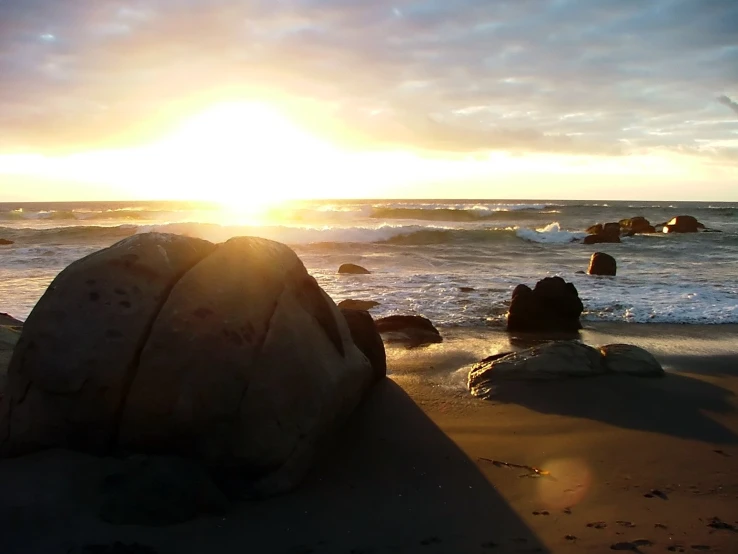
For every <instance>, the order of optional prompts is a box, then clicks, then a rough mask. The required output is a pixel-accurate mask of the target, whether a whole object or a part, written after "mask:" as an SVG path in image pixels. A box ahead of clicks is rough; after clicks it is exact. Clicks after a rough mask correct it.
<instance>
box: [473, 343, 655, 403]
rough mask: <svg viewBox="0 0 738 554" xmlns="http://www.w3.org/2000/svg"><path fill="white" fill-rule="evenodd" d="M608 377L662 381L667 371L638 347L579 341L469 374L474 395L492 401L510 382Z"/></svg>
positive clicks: (490, 363) (496, 360)
mask: <svg viewBox="0 0 738 554" xmlns="http://www.w3.org/2000/svg"><path fill="white" fill-rule="evenodd" d="M607 373H620V374H626V375H636V376H640V377H658V376H663V375H664V370H663V369H662V368H661V365H660V364H659V363H658V361H657V360H656V359H655V358H654V357H653V356H652V355H651V354H650V353H648V352H647V351H646V350H643V349H642V348H639V347H637V346H633V345H627V344H611V345H606V346H602V347H600V348H599V349H597V348H593V347H591V346H587V345H586V344H582V343H581V342H577V341H554V342H549V343H547V344H544V345H541V346H534V347H532V348H528V349H525V350H521V351H518V352H511V353H501V354H497V355H495V356H490V357H488V358H486V359H484V360H482V361H481V362H479V363H477V364H475V365H474V366H472V368H471V370H470V371H469V376H468V380H467V386H468V387H469V391H470V392H471V393H472V395H474V396H478V397H480V398H489V397H490V396H492V395H493V394H494V388H495V386H496V385H499V384H501V383H504V382H506V381H551V380H560V379H568V378H575V377H593V376H597V375H604V374H607Z"/></svg>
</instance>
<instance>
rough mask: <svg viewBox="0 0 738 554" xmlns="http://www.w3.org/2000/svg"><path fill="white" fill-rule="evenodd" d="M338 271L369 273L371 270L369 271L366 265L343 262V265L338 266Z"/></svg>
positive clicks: (354, 273) (356, 273) (355, 273)
mask: <svg viewBox="0 0 738 554" xmlns="http://www.w3.org/2000/svg"><path fill="white" fill-rule="evenodd" d="M338 273H350V274H353V275H369V274H370V273H371V271H369V270H368V269H366V268H365V267H361V266H360V265H356V264H341V267H339V268H338Z"/></svg>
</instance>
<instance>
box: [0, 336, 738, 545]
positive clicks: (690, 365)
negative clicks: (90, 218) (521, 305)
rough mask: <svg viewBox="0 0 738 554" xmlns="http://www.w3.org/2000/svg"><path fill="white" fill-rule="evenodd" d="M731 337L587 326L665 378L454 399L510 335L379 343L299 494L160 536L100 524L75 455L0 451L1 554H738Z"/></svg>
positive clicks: (92, 474) (737, 431) (91, 463)
mask: <svg viewBox="0 0 738 554" xmlns="http://www.w3.org/2000/svg"><path fill="white" fill-rule="evenodd" d="M737 331H738V326H666V325H625V324H620V325H618V324H612V325H609V324H608V325H597V326H595V327H593V328H592V329H586V330H584V331H583V332H582V338H583V339H584V340H585V341H586V342H587V343H588V344H593V345H599V344H607V343H613V342H627V343H632V344H638V345H641V346H644V347H646V348H648V349H649V350H650V351H651V352H652V353H654V354H655V355H656V357H657V358H658V359H659V360H660V361H661V363H662V364H663V365H664V367H665V368H666V369H667V371H668V372H669V375H668V376H667V377H665V378H663V379H638V378H634V377H625V376H621V377H595V378H589V379H584V380H579V381H566V382H558V383H535V384H523V383H516V384H514V386H512V385H511V386H505V387H501V388H500V390H499V391H498V396H497V398H496V399H495V400H492V401H483V400H477V399H474V398H471V397H470V396H469V395H468V393H467V392H466V391H465V390H464V388H463V385H464V381H465V374H466V369H465V368H463V366H465V364H468V363H471V362H473V361H476V360H478V359H481V358H483V357H485V356H487V355H489V354H493V353H496V352H499V351H504V350H509V349H511V348H518V347H522V346H525V343H524V342H520V341H517V340H513V341H511V340H510V339H509V338H508V337H507V335H505V334H504V333H501V332H499V331H493V330H486V329H475V330H471V329H467V330H446V331H444V334H445V335H446V336H447V340H446V342H445V343H443V344H441V345H434V346H431V347H429V348H424V349H417V350H410V351H408V350H403V349H395V348H391V349H389V367H390V372H391V378H390V379H387V380H386V381H385V382H383V383H382V384H380V385H378V386H377V387H376V388H375V389H374V390H373V392H372V393H371V394H370V395H369V397H368V398H367V399H366V401H365V402H364V404H363V405H362V406H361V407H360V409H359V410H358V411H357V412H356V413H355V415H354V417H353V418H352V420H351V421H350V422H349V424H348V425H347V426H346V427H345V429H344V430H343V431H342V432H341V433H340V436H339V437H338V438H337V440H336V443H335V445H334V446H333V448H331V449H330V450H328V451H326V452H325V453H324V455H323V456H322V459H321V460H320V461H319V462H318V464H317V465H316V467H315V469H314V471H313V472H312V473H311V474H310V476H309V478H308V479H307V481H306V482H305V483H304V484H303V486H301V487H300V488H299V489H298V490H296V491H294V492H293V493H291V494H289V495H286V496H283V497H279V498H274V499H270V500H267V501H263V502H247V503H242V504H239V505H238V506H237V507H236V509H235V510H234V511H233V512H232V513H230V514H228V515H227V516H226V517H209V518H207V517H206V518H200V519H198V520H196V521H194V522H190V523H188V524H183V525H176V526H172V527H167V528H144V527H133V526H129V527H121V526H118V527H116V526H112V525H108V524H105V523H103V522H101V521H100V520H99V519H98V518H97V516H96V510H97V503H98V502H99V497H98V495H97V490H98V482H99V479H100V478H101V476H102V473H103V472H104V467H103V466H104V464H100V462H99V461H96V460H94V459H92V458H90V457H87V456H84V455H80V454H73V453H64V452H46V453H39V454H36V455H34V456H29V457H25V458H19V459H14V460H4V461H0V552H1V553H2V554H6V553H29V554H30V553H35V552H39V553H41V552H42V553H64V552H84V550H79V547H80V546H82V545H85V544H111V543H113V542H114V541H122V542H123V543H129V544H130V543H134V542H137V543H140V544H142V545H148V546H150V547H152V548H153V549H154V550H155V551H156V552H159V553H162V554H165V553H210V552H213V553H231V552H233V553H247V552H249V553H250V552H254V553H262V552H263V553H271V552H275V553H277V552H279V553H282V552H284V553H292V554H298V553H302V554H305V553H310V552H313V553H323V552H325V553H334V552H335V553H344V554H348V553H354V554H358V553H367V554H368V553H393V552H409V553H414V552H420V553H427V554H433V553H441V552H443V553H467V552H469V553H474V552H478V553H486V552H489V553H504V552H610V551H611V548H613V547H614V548H616V549H621V550H626V551H627V549H630V550H631V551H640V552H644V553H645V552H669V551H673V552H679V551H682V549H683V551H684V552H724V553H736V552H738V532H736V530H735V528H733V530H731V529H730V527H731V526H738V477H736V472H737V471H738V417H737V416H736V413H737V412H736V408H737V407H738V402H737V400H736V399H737V397H736V391H737V390H738V344H736V341H735V337H736V336H737ZM493 461H499V462H507V463H511V464H518V465H526V466H535V467H537V468H540V469H541V470H543V471H547V472H549V475H545V476H536V475H535V474H532V475H531V472H530V471H529V470H526V469H523V468H512V467H508V466H505V465H503V464H495V463H493ZM714 518H717V519H714ZM711 525H712V526H711ZM633 549H637V550H633ZM89 552H94V551H93V550H90V551H89Z"/></svg>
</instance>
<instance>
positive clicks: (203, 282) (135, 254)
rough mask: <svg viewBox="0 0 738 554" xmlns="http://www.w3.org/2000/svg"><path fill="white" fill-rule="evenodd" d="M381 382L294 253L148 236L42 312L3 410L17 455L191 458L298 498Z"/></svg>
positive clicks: (91, 259)
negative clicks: (329, 443) (322, 456)
mask: <svg viewBox="0 0 738 554" xmlns="http://www.w3.org/2000/svg"><path fill="white" fill-rule="evenodd" d="M373 381H374V375H373V370H372V367H371V364H370V362H369V360H368V359H367V358H366V356H364V354H362V353H361V351H360V350H359V349H358V347H357V346H356V345H355V344H354V341H353V339H352V337H351V333H350V331H349V328H348V325H347V323H346V320H345V319H344V317H343V316H342V315H341V313H340V311H339V310H338V308H337V307H336V305H335V304H334V303H333V301H332V300H331V299H330V298H329V297H328V296H327V295H326V294H325V293H324V292H323V290H322V289H321V288H320V287H319V286H318V284H317V283H316V281H315V280H314V279H313V278H312V277H311V276H310V275H308V273H307V271H306V270H305V267H304V266H303V264H302V262H300V260H299V259H298V257H297V256H296V255H295V253H294V252H293V251H292V250H290V249H289V248H288V247H286V246H284V245H282V244H279V243H276V242H273V241H269V240H265V239H259V238H253V237H238V238H234V239H231V240H229V241H228V242H226V243H223V244H220V245H218V246H216V245H213V244H211V243H208V242H206V241H200V240H197V239H192V238H186V237H178V236H173V235H161V234H151V235H138V236H136V237H133V238H131V239H127V240H124V241H122V242H120V243H117V244H116V245H114V246H112V247H110V248H108V249H106V250H103V251H101V252H98V253H95V254H92V255H91V256H88V257H87V258H84V259H83V260H80V261H78V262H75V263H74V264H72V265H71V266H69V267H68V268H67V269H65V270H64V271H63V272H62V273H61V274H60V275H59V276H58V277H57V278H56V279H55V280H54V282H53V283H52V284H51V285H50V287H49V289H48V291H47V292H46V294H45V295H44V296H43V297H42V298H41V300H40V301H39V303H38V304H37V306H36V308H34V311H33V312H32V313H31V315H30V316H29V318H28V321H27V322H26V324H25V326H24V330H23V334H22V336H21V339H20V341H19V343H18V346H17V347H16V350H15V353H14V355H13V359H12V361H11V365H10V370H9V375H8V393H7V394H6V398H5V400H4V401H3V402H2V404H1V405H0V407H2V411H0V430H1V431H2V435H0V440H1V441H2V448H3V450H4V452H5V453H11V454H20V453H23V452H28V451H31V450H35V449H40V448H45V447H68V448H73V449H79V450H85V451H90V452H93V453H97V454H108V453H110V452H112V451H115V450H118V449H120V450H125V451H128V452H141V453H151V454H163V455H177V456H180V457H185V458H191V459H194V460H198V461H200V462H202V463H204V464H205V465H207V466H209V467H213V468H220V469H223V470H224V471H225V470H227V471H237V472H238V474H239V475H240V476H248V478H249V482H250V483H251V491H252V492H253V493H254V494H257V495H263V494H271V493H276V492H281V491H284V490H287V489H289V488H291V487H293V486H294V485H296V484H297V482H298V481H299V480H300V478H301V477H302V476H303V475H304V473H305V472H306V471H307V469H308V468H309V464H310V462H311V459H312V457H313V453H314V450H315V447H316V445H317V444H318V443H319V442H320V441H321V440H322V439H323V438H324V437H325V436H326V435H327V433H328V431H329V430H330V429H332V428H333V427H334V426H335V425H337V424H339V423H340V422H341V421H342V420H343V419H344V418H345V417H346V416H347V415H348V413H349V412H350V411H352V410H353V408H354V407H355V406H356V405H357V404H358V402H359V400H360V398H361V396H362V395H363V393H364V392H365V390H366V389H367V388H368V386H369V385H370V383H372V382H373Z"/></svg>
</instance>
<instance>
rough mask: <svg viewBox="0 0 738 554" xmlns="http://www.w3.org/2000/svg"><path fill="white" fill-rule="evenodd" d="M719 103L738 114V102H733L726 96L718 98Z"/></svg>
mask: <svg viewBox="0 0 738 554" xmlns="http://www.w3.org/2000/svg"><path fill="white" fill-rule="evenodd" d="M717 101H718V102H720V103H721V104H723V105H724V106H728V107H729V108H730V109H731V110H733V111H734V112H735V113H737V114H738V102H735V101H733V100H731V99H730V98H728V97H727V96H725V95H723V96H718V99H717Z"/></svg>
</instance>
